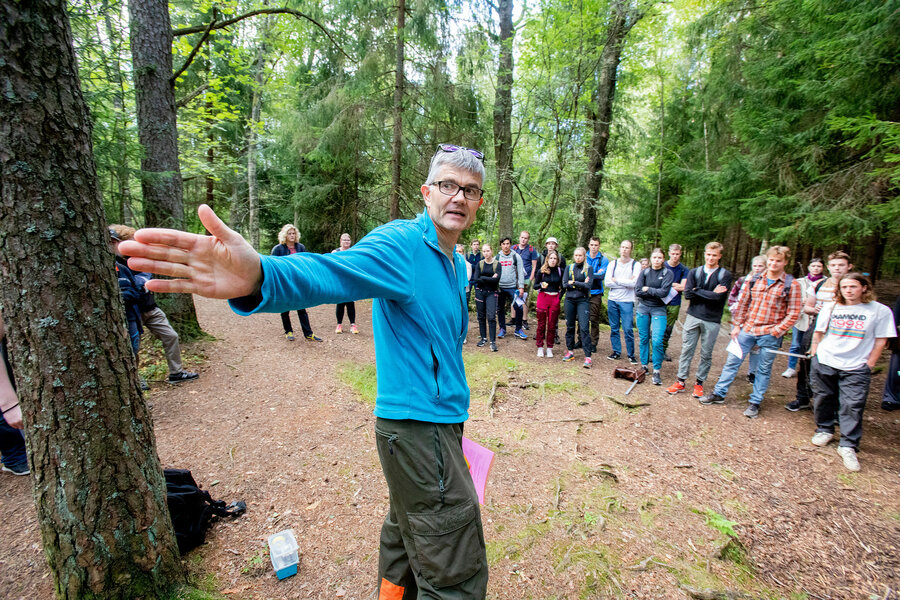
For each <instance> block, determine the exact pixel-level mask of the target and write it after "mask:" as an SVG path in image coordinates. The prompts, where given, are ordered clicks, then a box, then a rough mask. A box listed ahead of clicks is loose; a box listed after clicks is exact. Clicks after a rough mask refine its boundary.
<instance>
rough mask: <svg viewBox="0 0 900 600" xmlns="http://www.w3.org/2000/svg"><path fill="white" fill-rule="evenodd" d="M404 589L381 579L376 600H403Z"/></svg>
mask: <svg viewBox="0 0 900 600" xmlns="http://www.w3.org/2000/svg"><path fill="white" fill-rule="evenodd" d="M405 589H406V588H403V587H401V586H399V585H397V584H394V583H391V582H390V581H388V580H387V579H385V578H383V577H382V578H381V586H380V589H379V590H378V600H403V592H404V591H405Z"/></svg>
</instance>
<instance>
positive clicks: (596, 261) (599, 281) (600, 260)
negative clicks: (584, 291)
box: [584, 252, 609, 296]
mask: <svg viewBox="0 0 900 600" xmlns="http://www.w3.org/2000/svg"><path fill="white" fill-rule="evenodd" d="M584 260H585V262H587V264H589V265H591V268H592V269H593V270H594V284H593V286H592V287H591V296H598V295H602V294H603V278H604V277H606V269H607V267H609V259H608V258H606V257H605V256H603V253H602V252H598V253H597V256H595V257H594V258H591V253H590V252H588V253H587V255H586V256H585V257H584Z"/></svg>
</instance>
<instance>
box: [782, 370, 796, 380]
mask: <svg viewBox="0 0 900 600" xmlns="http://www.w3.org/2000/svg"><path fill="white" fill-rule="evenodd" d="M796 375H797V369H792V368H790V367H788V368H787V369H785V370H784V373H782V374H781V376H782V377H784V378H785V379H790V378H791V377H795V376H796Z"/></svg>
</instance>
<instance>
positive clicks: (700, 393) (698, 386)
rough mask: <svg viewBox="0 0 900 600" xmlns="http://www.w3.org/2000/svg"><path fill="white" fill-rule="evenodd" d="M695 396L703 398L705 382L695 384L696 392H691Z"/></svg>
mask: <svg viewBox="0 0 900 600" xmlns="http://www.w3.org/2000/svg"><path fill="white" fill-rule="evenodd" d="M691 395H692V396H693V397H694V398H702V397H703V384H702V383H695V384H694V393H693V394H691Z"/></svg>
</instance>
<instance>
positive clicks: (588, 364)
mask: <svg viewBox="0 0 900 600" xmlns="http://www.w3.org/2000/svg"><path fill="white" fill-rule="evenodd" d="M591 364H592V362H591V359H590V358H585V359H584V368H585V369H590V368H591Z"/></svg>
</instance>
